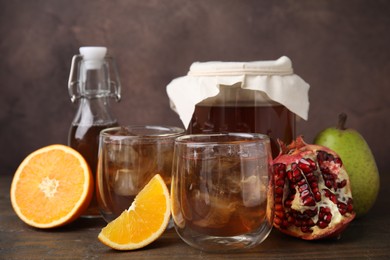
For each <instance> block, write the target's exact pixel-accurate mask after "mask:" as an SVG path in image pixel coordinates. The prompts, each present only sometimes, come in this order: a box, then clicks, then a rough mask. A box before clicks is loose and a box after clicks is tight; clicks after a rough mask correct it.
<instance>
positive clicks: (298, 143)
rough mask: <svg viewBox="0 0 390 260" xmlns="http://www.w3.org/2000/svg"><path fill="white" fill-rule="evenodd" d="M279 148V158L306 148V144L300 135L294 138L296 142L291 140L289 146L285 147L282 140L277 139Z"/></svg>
mask: <svg viewBox="0 0 390 260" xmlns="http://www.w3.org/2000/svg"><path fill="white" fill-rule="evenodd" d="M278 143H279V147H280V153H279V156H280V155H282V154H293V153H294V151H296V150H298V149H300V148H302V147H304V146H307V143H305V141H304V140H303V136H302V135H300V136H298V137H297V138H296V140H293V141H292V142H291V143H290V144H289V145H286V144H285V143H284V142H283V141H282V140H280V139H278Z"/></svg>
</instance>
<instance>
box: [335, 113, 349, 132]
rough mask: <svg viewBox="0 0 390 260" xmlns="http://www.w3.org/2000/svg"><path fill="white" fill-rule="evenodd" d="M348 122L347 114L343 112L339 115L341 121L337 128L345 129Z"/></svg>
mask: <svg viewBox="0 0 390 260" xmlns="http://www.w3.org/2000/svg"><path fill="white" fill-rule="evenodd" d="M346 122H347V114H346V113H341V114H340V115H339V122H338V125H337V128H338V129H340V130H345V129H346V128H345V123H346Z"/></svg>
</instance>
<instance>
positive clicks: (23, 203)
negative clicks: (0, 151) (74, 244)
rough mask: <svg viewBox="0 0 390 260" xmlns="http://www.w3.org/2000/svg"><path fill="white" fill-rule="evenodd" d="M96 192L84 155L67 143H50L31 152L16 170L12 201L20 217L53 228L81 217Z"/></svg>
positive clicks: (29, 222) (28, 222)
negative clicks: (66, 144) (94, 191)
mask: <svg viewBox="0 0 390 260" xmlns="http://www.w3.org/2000/svg"><path fill="white" fill-rule="evenodd" d="M92 193H93V184H92V175H91V171H90V169H89V166H88V164H87V162H86V161H85V159H84V158H83V156H82V155H81V154H80V153H79V152H77V151H76V150H74V149H72V148H70V147H68V146H65V145H50V146H46V147H43V148H41V149H39V150H36V151H35V152H33V153H31V154H30V155H28V156H27V157H26V158H25V159H24V160H23V162H22V163H21V164H20V166H19V167H18V169H17V170H16V172H15V175H14V177H13V180H12V184H11V194H10V196H11V203H12V207H13V209H14V210H15V212H16V214H17V215H18V217H19V218H20V219H21V220H22V221H23V222H25V223H26V224H28V225H30V226H33V227H37V228H53V227H58V226H62V225H65V224H68V223H70V222H72V221H73V220H75V219H76V218H78V217H79V216H80V215H81V214H82V213H83V212H84V210H85V209H86V208H87V207H88V205H89V203H90V201H91V198H92Z"/></svg>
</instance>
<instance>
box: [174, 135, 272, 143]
mask: <svg viewBox="0 0 390 260" xmlns="http://www.w3.org/2000/svg"><path fill="white" fill-rule="evenodd" d="M213 137H236V138H237V137H238V138H241V139H235V140H211V138H213ZM207 138H209V139H207ZM240 141H245V143H253V142H262V143H270V138H269V136H268V135H265V134H259V133H241V132H240V133H233V132H227V133H210V134H207V133H206V134H205V133H202V134H186V135H181V136H179V137H177V138H176V139H175V143H176V144H191V145H232V144H240V143H239V142H240Z"/></svg>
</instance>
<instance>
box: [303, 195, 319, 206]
mask: <svg viewBox="0 0 390 260" xmlns="http://www.w3.org/2000/svg"><path fill="white" fill-rule="evenodd" d="M303 205H304V206H315V205H316V202H315V201H314V199H313V197H306V198H305V199H304V200H303Z"/></svg>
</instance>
